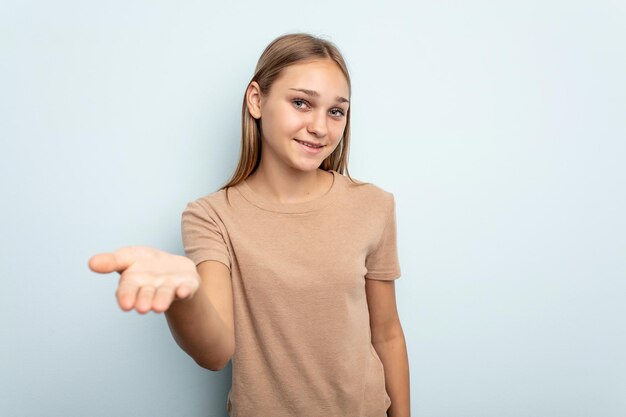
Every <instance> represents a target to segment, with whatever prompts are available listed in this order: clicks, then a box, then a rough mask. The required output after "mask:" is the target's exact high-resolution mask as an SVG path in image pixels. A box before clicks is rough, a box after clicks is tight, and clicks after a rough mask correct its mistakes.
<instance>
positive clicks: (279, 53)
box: [220, 33, 365, 191]
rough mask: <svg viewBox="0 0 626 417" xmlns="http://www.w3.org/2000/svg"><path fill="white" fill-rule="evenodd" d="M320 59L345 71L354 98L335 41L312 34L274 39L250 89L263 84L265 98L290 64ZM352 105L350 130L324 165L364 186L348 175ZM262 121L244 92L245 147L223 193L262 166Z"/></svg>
mask: <svg viewBox="0 0 626 417" xmlns="http://www.w3.org/2000/svg"><path fill="white" fill-rule="evenodd" d="M319 59H331V60H333V61H334V62H335V63H336V64H337V66H338V67H339V68H340V69H341V71H342V72H343V74H344V76H345V77H346V80H347V82H348V91H349V93H350V95H351V91H352V86H351V83H350V74H349V73H348V68H347V65H346V62H345V61H344V59H343V57H342V55H341V53H340V52H339V49H338V48H337V46H335V45H334V44H333V43H332V42H330V41H328V40H325V39H321V38H319V37H316V36H313V35H310V34H308V33H292V34H286V35H281V36H279V37H278V38H276V39H274V40H273V41H272V42H271V43H270V44H269V45H267V47H266V48H265V50H264V51H263V53H262V54H261V57H260V58H259V60H258V62H257V65H256V69H255V71H254V75H253V77H252V79H251V80H250V82H249V83H248V86H246V90H245V91H247V89H248V87H249V86H250V83H252V81H256V82H257V83H258V84H259V87H260V89H261V94H262V95H267V94H269V92H270V88H271V87H272V84H273V83H274V81H276V79H277V78H278V77H280V75H281V73H282V71H283V70H284V69H285V68H287V67H289V66H290V65H295V64H298V63H302V62H307V61H314V60H319ZM351 109H352V104H351V105H350V107H348V111H347V113H346V127H345V129H344V133H343V137H342V138H341V140H340V142H339V144H338V145H337V147H336V148H335V150H334V151H333V153H332V154H330V155H329V156H328V157H327V158H326V159H324V161H322V164H321V166H320V168H321V169H323V170H324V171H329V170H334V171H337V172H338V173H340V174H343V173H344V171H345V173H346V176H347V177H348V178H349V179H350V180H351V181H352V182H353V183H355V184H358V185H363V184H365V183H361V182H357V180H355V179H354V178H352V177H351V176H350V173H349V172H348V153H349V150H350V111H351ZM259 123H260V121H259V120H257V119H255V118H254V117H252V115H250V112H249V111H248V105H247V101H246V94H245V93H244V97H243V104H242V106H241V148H240V156H239V163H238V165H237V168H236V169H235V172H234V173H233V175H232V177H231V178H230V180H228V182H227V183H226V184H225V185H223V186H222V187H220V190H223V189H226V191H228V188H229V187H233V186H235V185H237V184H239V183H240V182H242V181H243V180H245V179H246V178H248V176H250V175H251V174H252V173H253V172H254V170H255V169H256V168H257V167H258V165H259V162H260V161H261V129H260V125H259Z"/></svg>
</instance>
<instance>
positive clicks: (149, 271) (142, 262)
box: [89, 246, 200, 314]
mask: <svg viewBox="0 0 626 417" xmlns="http://www.w3.org/2000/svg"><path fill="white" fill-rule="evenodd" d="M89 268H90V269H91V270H92V271H94V272H98V273H101V274H108V273H111V272H118V273H119V274H120V280H119V284H118V288H117V291H116V297H117V302H118V304H119V305H120V307H121V308H122V310H124V311H129V310H132V309H133V308H135V309H136V310H137V312H138V313H141V314H145V313H147V312H148V311H150V310H153V311H155V312H156V313H162V312H164V311H166V310H167V309H168V308H169V307H170V305H171V304H172V302H173V301H174V300H179V299H180V300H182V299H188V298H191V297H193V295H194V294H195V292H196V291H197V290H198V287H199V286H200V276H199V275H198V272H197V270H196V266H195V264H194V263H193V261H192V260H191V259H189V258H187V257H185V256H179V255H173V254H171V253H168V252H164V251H161V250H158V249H155V248H151V247H148V246H126V247H123V248H120V249H118V250H116V251H115V252H111V253H109V252H107V253H99V254H97V255H94V256H92V257H91V258H90V259H89Z"/></svg>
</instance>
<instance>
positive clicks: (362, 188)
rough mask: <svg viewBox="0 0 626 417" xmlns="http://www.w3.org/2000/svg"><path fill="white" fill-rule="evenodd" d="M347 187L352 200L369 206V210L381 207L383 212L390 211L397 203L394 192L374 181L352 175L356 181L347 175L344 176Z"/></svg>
mask: <svg viewBox="0 0 626 417" xmlns="http://www.w3.org/2000/svg"><path fill="white" fill-rule="evenodd" d="M343 177H344V178H343V180H344V181H345V184H346V189H347V191H348V195H349V197H350V199H351V200H353V201H355V202H357V203H358V204H359V205H363V206H365V207H367V208H368V209H369V210H372V209H374V210H375V209H380V210H381V211H383V212H386V211H389V210H390V209H391V208H392V207H393V206H394V204H395V197H394V194H393V193H392V192H391V191H389V190H387V189H385V188H383V187H381V186H380V185H378V184H376V183H374V182H367V181H364V180H362V179H360V178H355V177H352V179H354V180H355V182H353V181H351V180H350V178H348V177H347V176H345V175H344V176H343Z"/></svg>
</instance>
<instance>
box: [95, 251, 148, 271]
mask: <svg viewBox="0 0 626 417" xmlns="http://www.w3.org/2000/svg"><path fill="white" fill-rule="evenodd" d="M136 258H137V250H136V248H135V247H134V246H126V247H123V248H120V249H118V250H116V251H115V252H104V253H99V254H97V255H94V256H92V257H91V258H89V268H90V269H91V270H92V271H94V272H99V273H101V274H108V273H110V272H116V271H117V272H123V271H124V270H125V269H127V268H128V267H129V266H131V265H132V264H133V262H135V259H136Z"/></svg>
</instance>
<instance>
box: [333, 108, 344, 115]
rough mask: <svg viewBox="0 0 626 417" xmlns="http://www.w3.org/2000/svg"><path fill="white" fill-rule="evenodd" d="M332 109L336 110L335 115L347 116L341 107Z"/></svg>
mask: <svg viewBox="0 0 626 417" xmlns="http://www.w3.org/2000/svg"><path fill="white" fill-rule="evenodd" d="M332 111H336V112H337V113H335V115H336V116H337V117H343V116H345V115H346V114H345V113H344V111H343V110H342V109H339V108H337V109H333V110H332Z"/></svg>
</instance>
